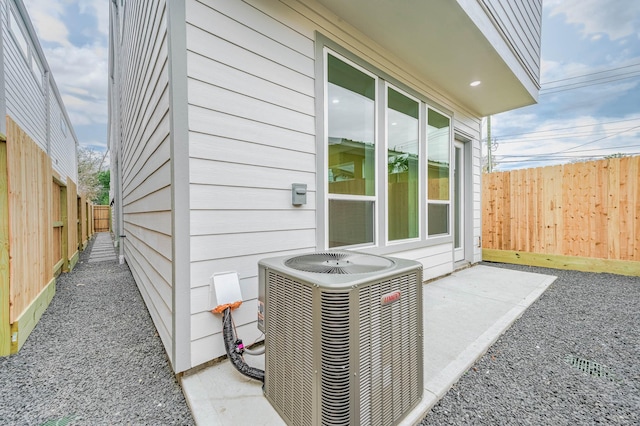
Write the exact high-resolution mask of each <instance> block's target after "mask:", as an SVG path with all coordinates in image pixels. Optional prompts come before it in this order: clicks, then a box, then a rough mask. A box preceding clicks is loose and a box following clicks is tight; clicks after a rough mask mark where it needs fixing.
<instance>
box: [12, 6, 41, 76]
mask: <svg viewBox="0 0 640 426" xmlns="http://www.w3.org/2000/svg"><path fill="white" fill-rule="evenodd" d="M9 28H10V30H11V34H12V35H13V39H14V40H15V41H16V44H17V45H18V49H19V50H20V51H21V52H22V55H23V56H24V59H25V61H27V66H29V67H30V68H31V72H32V73H33V76H34V77H35V79H36V81H37V82H38V85H39V86H40V87H41V88H42V85H43V79H44V68H43V66H42V63H41V62H40V59H39V58H38V55H37V54H36V52H35V49H34V48H33V46H31V45H30V44H29V41H28V39H27V36H26V35H25V33H24V30H23V28H22V26H21V25H20V24H19V23H18V18H17V17H16V14H15V11H14V10H13V9H11V13H9Z"/></svg>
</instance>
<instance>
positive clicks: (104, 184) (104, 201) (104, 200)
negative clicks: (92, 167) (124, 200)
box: [94, 170, 111, 206]
mask: <svg viewBox="0 0 640 426" xmlns="http://www.w3.org/2000/svg"><path fill="white" fill-rule="evenodd" d="M110 181H111V171H110V170H104V171H102V172H99V173H98V182H99V183H100V193H98V196H97V197H96V200H95V201H94V202H95V203H96V204H100V205H103V206H106V205H108V204H109V188H110Z"/></svg>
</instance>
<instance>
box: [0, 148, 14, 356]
mask: <svg viewBox="0 0 640 426" xmlns="http://www.w3.org/2000/svg"><path fill="white" fill-rule="evenodd" d="M7 178H8V176H7V144H6V142H5V141H4V140H1V141H0V356H6V355H9V354H10V353H11V326H10V323H9V320H10V312H9V311H10V310H9V292H10V288H9V186H8V179H7Z"/></svg>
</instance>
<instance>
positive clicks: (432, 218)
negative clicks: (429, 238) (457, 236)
mask: <svg viewBox="0 0 640 426" xmlns="http://www.w3.org/2000/svg"><path fill="white" fill-rule="evenodd" d="M427 214H428V219H429V226H428V229H429V235H439V234H448V233H449V205H448V204H429V209H428V211H427Z"/></svg>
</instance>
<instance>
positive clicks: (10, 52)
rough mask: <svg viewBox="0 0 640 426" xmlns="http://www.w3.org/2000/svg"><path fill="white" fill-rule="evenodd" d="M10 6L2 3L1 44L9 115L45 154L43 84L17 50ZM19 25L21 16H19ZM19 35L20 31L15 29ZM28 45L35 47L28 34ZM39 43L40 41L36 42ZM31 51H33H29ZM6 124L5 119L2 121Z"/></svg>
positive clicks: (18, 49) (45, 125)
mask: <svg viewBox="0 0 640 426" xmlns="http://www.w3.org/2000/svg"><path fill="white" fill-rule="evenodd" d="M10 13H11V7H10V2H2V43H3V46H2V47H3V55H4V57H3V64H4V80H5V81H4V82H3V84H4V93H5V102H6V109H7V110H6V112H7V115H9V116H11V118H12V119H13V120H14V121H15V122H16V123H17V124H18V125H19V126H20V127H21V128H22V130H24V132H25V133H27V134H28V135H29V136H30V137H31V138H32V139H33V140H34V141H35V142H36V143H37V144H38V145H39V146H40V148H42V150H43V151H45V152H48V149H47V100H46V98H45V90H44V88H43V86H42V84H43V83H42V81H41V80H37V78H36V76H35V75H34V73H33V72H32V70H31V64H30V63H28V62H27V61H28V58H27V57H25V55H24V54H23V52H22V50H20V48H19V47H18V45H17V43H16V42H15V39H14V38H13V36H12V34H11V30H10V29H9V25H8V17H9V14H10ZM16 19H17V20H18V21H19V20H20V17H19V14H18V13H16ZM16 31H19V29H16ZM25 38H27V43H29V44H31V45H33V44H34V40H29V39H28V36H27V34H26V31H25ZM35 43H37V40H35ZM30 48H31V49H32V47H30ZM3 120H4V118H3Z"/></svg>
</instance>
